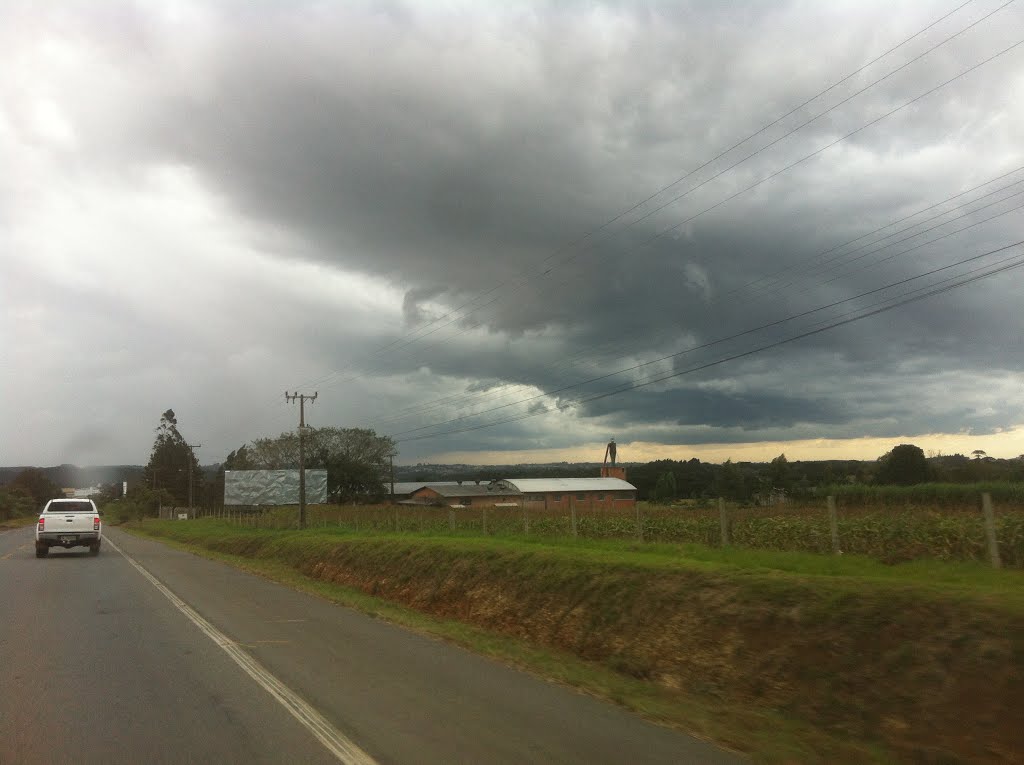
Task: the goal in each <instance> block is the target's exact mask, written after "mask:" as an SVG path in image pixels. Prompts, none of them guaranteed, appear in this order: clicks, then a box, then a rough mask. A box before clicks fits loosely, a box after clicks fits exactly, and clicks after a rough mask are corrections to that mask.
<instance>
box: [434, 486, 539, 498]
mask: <svg viewBox="0 0 1024 765" xmlns="http://www.w3.org/2000/svg"><path fill="white" fill-rule="evenodd" d="M420 489H431V490H433V491H436V492H437V493H438V494H440V495H441V496H442V497H486V496H488V495H491V496H499V497H500V496H507V495H509V494H518V493H519V492H517V491H516V490H515V489H512V490H497V491H494V490H492V489H490V488H489V487H488V486H487V485H483V486H477V485H476V484H475V483H464V484H462V485H461V486H459V485H458V484H455V485H449V484H445V485H440V484H436V483H428V484H425V485H423V486H421V487H420ZM417 491H418V490H417Z"/></svg>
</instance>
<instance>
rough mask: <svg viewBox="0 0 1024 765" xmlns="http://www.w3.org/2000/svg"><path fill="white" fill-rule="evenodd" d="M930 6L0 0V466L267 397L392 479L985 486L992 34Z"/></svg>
mask: <svg viewBox="0 0 1024 765" xmlns="http://www.w3.org/2000/svg"><path fill="white" fill-rule="evenodd" d="M961 2H962V0H948V1H946V2H923V1H922V0H897V2H892V0H885V2H881V1H879V2H873V1H871V0H868V1H865V0H850V2H828V3H822V2H817V1H812V0H806V1H805V2H741V1H738V0H737V1H735V2H729V1H723V2H714V3H712V2H705V1H704V0H695V1H694V2H690V3H685V2H663V3H658V2H647V3H639V2H637V3H630V2H620V3H600V2H552V3H526V2H522V3H501V4H499V3H482V2H465V3H460V2H443V3H442V2H424V3H403V2H344V3H342V2H301V1H300V0H291V1H290V2H270V1H269V0H268V1H267V2H255V1H254V2H241V1H240V0H239V1H235V2H228V1H224V2H209V1H208V0H203V1H202V2H194V3H190V2H186V1H183V0H176V1H175V2H168V3H159V2H155V1H153V0H138V2H134V3H133V2H113V1H111V2H106V1H103V2H96V1H95V0H82V1H81V2H57V1H56V0H54V1H52V2H44V3H38V2H29V1H28V0H25V1H21V0H8V1H7V2H4V3H3V4H2V6H0V47H2V50H3V51H4V64H3V67H2V68H0V162H2V167H3V172H0V266H2V271H0V393H2V400H0V434H2V438H0V464H7V465H12V464H40V465H44V464H57V463H63V462H70V463H75V464H80V465H86V464H105V463H144V462H145V461H146V460H147V459H148V457H149V451H150V448H151V445H152V438H153V429H154V428H155V427H156V425H157V423H158V420H159V417H160V414H161V412H163V411H164V410H166V409H167V408H173V409H174V410H175V412H176V413H177V415H178V420H179V427H180V429H181V431H182V433H183V434H184V435H185V437H186V438H187V439H188V440H189V441H190V442H193V443H199V444H202V449H201V450H200V451H199V457H200V459H201V461H202V462H203V463H212V462H216V461H220V460H222V459H223V458H224V456H225V455H226V454H227V453H228V452H229V451H230V450H232V449H234V448H236V447H237V446H238V445H240V444H242V443H244V442H246V441H250V440H252V439H253V438H257V437H262V436H267V435H275V434H277V433H280V432H282V431H284V430H286V429H289V428H293V427H295V425H296V424H297V420H298V410H297V407H296V406H294V405H290V404H287V403H286V402H285V401H284V395H283V394H284V392H285V390H289V391H295V390H298V391H299V392H303V393H313V392H318V393H319V396H318V398H317V400H316V402H315V403H313V404H312V405H310V406H308V407H307V417H308V420H309V421H310V423H311V424H313V425H314V426H326V425H334V426H342V427H352V426H359V427H372V428H374V429H376V430H377V431H378V432H380V433H384V434H389V435H393V436H394V437H395V438H396V439H397V440H398V441H399V448H400V455H399V458H398V462H400V463H403V464H405V463H415V462H420V461H423V462H426V461H455V460H459V461H472V462H490V461H498V460H500V461H511V462H530V461H538V460H542V459H543V460H550V459H559V460H570V461H582V460H600V459H601V458H602V456H603V444H604V443H605V442H606V441H607V440H608V439H609V438H610V437H615V439H616V440H617V441H618V443H619V444H620V452H619V456H620V458H621V459H624V460H647V459H654V458H657V457H661V456H673V457H682V458H689V457H690V456H694V455H696V456H700V457H701V458H702V459H715V460H720V459H725V458H726V457H728V456H732V457H733V459H764V458H770V457H771V456H774V454H777V453H779V452H781V451H786V452H787V454H788V456H790V458H791V459H792V458H798V459H799V458H804V459H808V458H816V457H833V458H847V457H849V458H855V457H866V458H874V457H877V456H879V454H881V453H883V452H884V451H886V450H887V449H889V448H891V447H892V446H893V445H895V444H897V443H900V442H902V441H905V440H912V441H913V442H914V443H917V444H918V445H920V446H922V448H925V449H926V450H928V451H944V452H947V453H948V452H950V451H963V450H970V449H973V448H984V449H986V450H988V451H989V452H990V453H993V454H996V455H997V456H1006V457H1010V456H1016V455H1017V454H1020V453H1022V452H1024V396H1022V385H1021V384H1022V381H1024V374H1022V370H1024V341H1022V329H1024V314H1022V311H1021V298H1022V297H1024V269H1016V270H1007V271H1002V272H999V273H995V275H992V276H990V277H987V278H984V279H981V280H979V281H976V282H972V283H967V284H965V285H964V286H959V287H956V285H958V284H960V283H961V282H963V281H964V280H965V279H970V278H973V277H975V276H981V275H982V274H985V273H989V272H992V271H994V270H996V269H999V268H1002V267H1003V266H1011V265H1013V264H1015V263H1019V262H1021V258H1022V257H1024V247H1022V246H1020V245H1016V246H1009V245H1014V243H1015V242H1018V241H1020V240H1021V239H1024V226H1022V221H1024V217H1022V216H1024V212H1022V211H1021V209H1020V206H1021V205H1024V143H1022V142H1021V136H1022V135H1024V99H1022V98H1021V97H1020V96H1021V94H1022V93H1024V44H1019V43H1021V42H1022V41H1024V4H1022V3H1013V2H1011V3H1009V4H1008V5H1006V7H1004V8H1002V9H999V8H1000V6H1001V5H1003V3H1004V0H974V2H967V3H965V4H963V7H961V8H958V6H959V5H960V4H961ZM993 11H994V13H993ZM989 14H991V15H989ZM972 25H973V26H972ZM915 35H916V36H915ZM908 38H912V39H909V41H908ZM904 41H907V42H905V44H903V45H901V43H904ZM1015 44H1017V47H1012V46H1014V45H1015ZM897 46H898V47H897ZM893 48H895V50H892V49H893ZM972 67H976V68H973V69H972ZM961 75H962V76H961ZM830 86H835V87H832V88H831V89H829V88H830ZM823 91H825V92H823ZM883 227H884V228H883ZM1008 246H1009V247H1008ZM969 258H973V260H968V259H969ZM937 269H944V270H937ZM932 272H934V273H932ZM943 286H949V287H956V288H955V289H951V290H950V291H948V292H945V293H942V294H938V295H934V296H931V297H927V298H926V299H921V300H919V301H917V302H912V303H909V304H906V305H901V306H897V307H895V308H893V310H889V311H886V312H883V313H879V314H877V315H874V316H869V317H867V318H863V319H861V320H857V321H853V322H852V323H848V324H845V325H842V326H837V327H834V328H831V329H826V330H825V331H823V332H820V333H818V334H813V335H810V336H807V337H803V338H798V339H793V340H792V341H790V342H784V343H783V344H781V345H778V344H777V343H779V342H780V341H787V340H790V339H791V338H797V336H799V335H802V334H804V333H807V332H809V331H811V330H815V329H821V328H825V327H828V326H829V325H830V324H834V323H836V322H838V321H843V320H845V319H853V318H855V317H856V316H859V315H862V314H864V313H867V312H870V311H873V310H875V309H877V308H882V307H886V306H892V305H894V304H895V303H898V302H899V301H901V300H903V299H905V298H906V297H908V296H911V295H922V294H923V293H925V292H927V291H928V290H929V288H935V287H943ZM815 309H821V310H817V311H815ZM769 346H772V347H769ZM734 357H738V358H734ZM714 362H722V363H719V364H715V365H713V366H707V365H708V364H712V363H714ZM701 367H705V368H701ZM637 385H640V386H642V387H637V388H635V389H633V390H627V388H630V387H631V386H637ZM613 391H618V392H617V393H615V394H614V395H605V396H601V394H605V393H609V394H610V393H612V392H613ZM599 396H601V397H599ZM496 423H497V424H496Z"/></svg>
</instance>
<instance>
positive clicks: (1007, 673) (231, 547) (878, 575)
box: [130, 522, 1024, 763]
mask: <svg viewBox="0 0 1024 765" xmlns="http://www.w3.org/2000/svg"><path fill="white" fill-rule="evenodd" d="M130 530H132V531H134V532H136V533H143V534H146V535H149V536H156V537H159V538H161V539H165V540H173V541H174V542H175V543H176V544H179V545H184V546H187V547H188V548H189V549H193V550H195V551H199V552H201V553H202V554H205V555H208V556H211V557H216V558H219V559H221V560H225V561H227V562H229V563H232V564H234V565H239V566H241V567H243V568H246V569H248V570H250V571H254V572H256V573H259V574H261V575H264V576H267V577H270V578H273V579H276V580H278V581H283V582H286V583H288V584H290V585H292V586H295V587H297V588H300V589H303V590H306V591H308V592H314V593H316V594H318V595H321V596H323V597H327V598H329V599H331V600H333V601H335V602H339V603H343V604H345V605H348V606H351V607H355V608H357V609H359V610H361V611H364V612H366V613H370V614H373V615H375V616H378V617H381V618H385V619H387V620H389V621H392V622H395V623H397V624H401V625H403V626H406V627H409V628H412V629H415V630H417V631H420V632H423V633H427V634H431V635H434V636H437V637H441V638H444V639H447V640H451V641H453V642H456V643H458V644H460V645H463V646H465V647H467V648H470V649H471V650H474V651H476V652H479V653H482V654H484V655H488V656H491V657H494V658H497V659H500V660H503V661H506V662H509V663H513V664H515V665H517V666H520V667H524V668H526V669H529V670H530V671H533V672H535V673H536V674H539V675H541V676H544V677H547V678H550V679H552V680H555V681H558V682H561V683H565V684H567V685H571V686H573V687H576V688H579V689H581V690H583V691H585V692H588V693H592V694H594V695H597V696H600V697H603V698H607V699H610V700H612V701H615V702H617V703H620V704H623V705H624V706H627V707H629V708H631V709H634V710H636V711H638V712H640V713H641V714H643V715H645V716H647V717H649V718H651V719H654V720H656V721H659V722H662V723H665V724H669V725H673V726H676V727H680V728H683V729H685V730H688V731H689V732H692V733H695V734H696V735H699V736H702V737H705V738H710V739H712V740H716V741H719V742H721V743H724V744H725V745H727V746H731V747H732V748H736V749H739V750H741V751H747V752H749V753H750V754H751V755H752V756H753V758H754V759H755V760H757V761H760V762H772V763H790V762H800V763H805V762H806V763H813V762H822V763H824V762H887V761H917V760H922V759H925V760H929V761H948V762H966V761H978V762H1009V761H1011V759H1010V756H1009V755H1008V756H1005V757H1004V756H1003V753H1005V752H1006V751H1011V750H1009V749H1006V747H1008V746H1012V745H1013V742H1010V743H1006V742H1004V741H1003V739H1001V738H1000V736H1003V737H1004V738H1005V736H1006V735H1010V736H1011V737H1012V732H1010V733H1007V732H1006V731H1003V730H1002V728H1001V727H1000V725H999V721H998V720H997V721H995V723H993V722H992V721H991V720H989V721H988V722H987V723H986V724H984V725H982V726H981V728H980V729H977V728H976V727H975V728H974V729H972V730H973V733H971V735H967V730H966V729H967V728H969V727H970V726H971V724H972V723H971V722H970V721H966V720H965V721H964V722H963V723H962V724H961V725H960V726H954V727H963V728H964V729H965V735H967V739H968V740H962V739H963V738H964V737H963V736H961V737H959V738H957V737H954V739H956V740H953V739H951V738H950V735H949V731H948V730H946V734H945V737H944V740H943V741H939V742H937V741H935V740H934V739H935V737H936V736H938V737H939V738H943V736H941V735H939V734H940V733H941V730H942V728H943V727H946V728H948V718H949V716H950V715H951V714H953V713H955V715H956V717H954V719H958V717H959V716H960V715H962V714H965V713H966V714H970V712H971V708H972V705H973V709H981V710H982V711H983V712H984V713H985V714H989V715H990V716H991V714H992V710H993V706H992V703H995V704H996V706H995V707H994V708H995V710H996V712H995V713H996V714H997V715H998V713H999V710H1000V707H999V704H1002V703H1004V702H1007V701H1009V700H1010V699H1008V698H1005V697H1004V696H1005V694H1006V693H1011V695H1012V683H1011V681H1012V680H1013V678H1019V676H1020V675H1019V672H1020V666H1019V663H1020V661H1021V657H1022V656H1024V651H1022V650H1021V645H1020V641H1019V640H1018V641H1017V642H1016V643H1013V642H1012V640H1011V641H1010V643H1005V642H1004V643H1000V642H999V641H998V640H996V641H995V642H993V639H994V636H998V633H999V631H1000V630H1004V629H1010V630H1014V629H1017V628H1018V627H1020V626H1021V625H1022V624H1024V621H1022V615H1024V598H1022V587H1024V584H1022V583H1024V577H1021V575H1020V573H1019V572H999V571H991V570H988V569H985V568H983V567H981V566H970V565H950V564H940V563H934V562H929V563H924V562H922V563H916V564H907V565H905V566H899V567H888V566H883V565H881V564H878V563H875V562H873V561H870V560H863V559H856V558H849V557H847V558H831V557H822V556H815V555H806V554H799V553H773V552H765V551H751V550H724V551H723V550H714V549H708V548H702V547H699V546H696V545H683V546H675V545H661V546H650V545H643V546H638V545H635V544H631V543H629V542H594V541H586V542H583V541H580V542H571V541H568V540H551V539H546V540H542V541H528V540H510V539H500V540H495V539H488V538H466V537H457V538H451V537H447V538H443V537H440V538H439V537H434V538H432V537H424V536H412V535H408V536H404V535H403V536H396V535H391V536H386V537H385V536H382V535H373V536H358V535H354V534H344V533H339V532H337V531H333V530H326V531H324V530H315V531H314V530H311V531H306V532H301V533H282V532H271V531H260V530H252V529H239V528H237V527H229V526H225V525H222V524H218V523H215V522H198V523H196V522H191V523H188V524H182V523H175V522H164V523H159V522H146V523H144V524H142V525H140V526H136V527H134V528H131V529H130ZM373 592H376V593H377V597H374V596H373V595H371V594H368V593H373ZM496 604H500V607H499V605H496ZM1010 634H1011V635H1012V634H1014V633H1013V632H1011V633H1010ZM830 643H831V644H832V645H833V648H836V649H837V650H826V649H825V648H823V646H828V645H829V644H830ZM951 646H952V648H951ZM979 648H980V649H981V650H982V654H983V655H982V656H981V658H980V659H978V660H975V658H974V656H975V654H976V653H977V651H976V649H979ZM723 649H724V650H723ZM880 649H884V650H880ZM985 651H987V653H985ZM1015 651H1016V652H1015ZM872 652H874V654H875V655H873V654H872ZM979 661H980V664H979ZM997 669H998V671H1000V672H1001V673H1002V676H1003V677H1008V678H1009V680H1008V681H1007V682H1006V683H1004V684H1003V685H1002V686H1001V688H1002V690H1000V691H999V692H998V693H997V694H996V695H997V696H998V698H995V699H984V698H978V695H977V689H974V688H973V687H970V688H968V687H962V688H961V687H954V688H952V689H949V688H947V692H949V691H952V693H953V696H954V697H956V696H957V694H960V693H967V697H965V698H964V700H963V701H964V706H965V708H964V709H963V710H957V709H955V708H951V707H950V706H949V704H948V703H947V702H948V701H949V699H947V698H945V697H943V698H939V699H935V698H931V700H930V701H929V702H928V703H927V704H923V708H922V709H909V708H908V705H909V706H914V705H915V704H916V705H918V706H922V705H921V704H918V702H917V701H916V700H915V694H916V693H923V694H928V695H930V696H934V694H935V692H936V690H937V689H941V688H942V687H943V686H945V685H949V683H950V681H951V679H952V680H953V681H956V680H957V678H958V677H959V676H961V675H962V674H963V673H964V672H967V671H968V670H970V671H973V672H982V673H992V672H994V671H996V670H997ZM862 675H863V677H861V676H862ZM907 683H910V684H911V685H912V686H916V687H902V686H901V685H900V684H903V686H905V685H906V684H907ZM953 685H954V686H956V682H954V683H953ZM1000 693H1002V694H1003V695H999V694H1000ZM890 695H891V697H892V698H890ZM989 702H992V703H989ZM878 707H882V708H878ZM1008 708H1013V707H1008ZM1003 714H1004V716H1005V714H1006V713H1005V712H1004V713H1003ZM931 718H934V719H933V720H931V722H932V723H934V725H931V724H929V725H927V726H925V727H926V728H928V729H929V730H924V731H922V730H920V727H921V723H922V721H924V722H928V721H929V720H930V719H931ZM936 726H938V727H937V728H936ZM993 726H994V727H993ZM933 728H935V729H934V730H932V729H933ZM993 736H994V738H993ZM979 737H980V738H979ZM993 741H994V744H993ZM986 742H987V743H986ZM1000 747H1003V749H1000Z"/></svg>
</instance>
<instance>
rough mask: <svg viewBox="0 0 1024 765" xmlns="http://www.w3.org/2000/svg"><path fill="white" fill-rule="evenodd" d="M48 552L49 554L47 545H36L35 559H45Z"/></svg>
mask: <svg viewBox="0 0 1024 765" xmlns="http://www.w3.org/2000/svg"><path fill="white" fill-rule="evenodd" d="M48 552H50V546H49V545H36V557H37V558H45V557H46V554H47V553H48Z"/></svg>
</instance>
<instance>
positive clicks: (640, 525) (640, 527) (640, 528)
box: [636, 502, 644, 542]
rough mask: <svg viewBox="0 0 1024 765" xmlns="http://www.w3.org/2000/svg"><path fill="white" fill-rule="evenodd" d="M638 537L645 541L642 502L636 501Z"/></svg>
mask: <svg viewBox="0 0 1024 765" xmlns="http://www.w3.org/2000/svg"><path fill="white" fill-rule="evenodd" d="M636 537H637V539H639V540H640V541H641V542H643V541H644V519H643V517H642V516H641V515H640V503H639V502H637V503H636Z"/></svg>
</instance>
